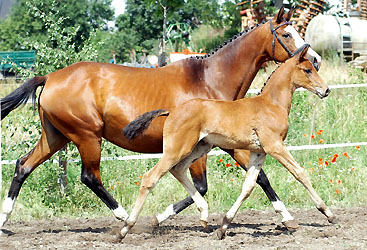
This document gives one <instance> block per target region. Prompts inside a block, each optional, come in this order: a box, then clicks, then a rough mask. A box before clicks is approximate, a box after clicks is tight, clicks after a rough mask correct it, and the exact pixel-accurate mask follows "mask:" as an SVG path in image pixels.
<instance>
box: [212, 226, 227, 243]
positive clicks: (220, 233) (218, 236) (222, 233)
mask: <svg viewBox="0 0 367 250" xmlns="http://www.w3.org/2000/svg"><path fill="white" fill-rule="evenodd" d="M225 236H226V232H225V231H224V230H222V229H220V228H218V229H217V230H215V232H214V238H216V239H218V240H223V239H224V237H225Z"/></svg>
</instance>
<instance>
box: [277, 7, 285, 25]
mask: <svg viewBox="0 0 367 250" xmlns="http://www.w3.org/2000/svg"><path fill="white" fill-rule="evenodd" d="M283 15H284V6H282V7H281V8H280V10H279V12H278V14H277V21H276V22H277V23H281V22H282V19H283Z"/></svg>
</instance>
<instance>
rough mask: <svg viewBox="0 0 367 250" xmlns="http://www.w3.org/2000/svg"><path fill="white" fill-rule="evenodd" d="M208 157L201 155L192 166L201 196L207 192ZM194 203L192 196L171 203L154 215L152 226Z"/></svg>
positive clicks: (191, 172)
mask: <svg viewBox="0 0 367 250" xmlns="http://www.w3.org/2000/svg"><path fill="white" fill-rule="evenodd" d="M206 158H207V156H206V155H205V156H203V157H201V158H200V159H199V160H197V161H196V162H194V163H193V164H192V165H191V166H190V168H189V169H190V174H191V178H192V180H193V182H194V185H195V188H196V190H197V191H198V192H199V193H200V195H201V196H204V195H205V194H206V191H207V188H208V185H207V179H206ZM193 203H194V200H193V199H192V197H191V196H189V197H186V198H185V199H183V200H181V201H179V202H177V203H175V204H171V205H169V206H168V207H167V208H166V209H165V210H164V212H163V213H161V214H158V215H156V216H154V218H153V222H152V226H153V227H154V228H156V227H158V226H159V224H160V223H162V222H163V221H165V220H167V219H168V218H170V217H172V216H174V215H176V214H178V213H179V212H181V211H182V210H184V209H185V208H187V207H188V206H190V205H191V204H193Z"/></svg>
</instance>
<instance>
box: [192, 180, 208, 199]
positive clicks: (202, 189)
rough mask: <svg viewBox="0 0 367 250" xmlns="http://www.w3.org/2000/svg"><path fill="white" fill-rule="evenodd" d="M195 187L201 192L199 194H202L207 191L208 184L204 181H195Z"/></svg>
mask: <svg viewBox="0 0 367 250" xmlns="http://www.w3.org/2000/svg"><path fill="white" fill-rule="evenodd" d="M194 186H195V188H196V190H197V191H198V192H199V193H200V194H201V196H204V195H205V194H206V192H207V191H208V184H207V182H206V180H205V181H202V182H199V183H195V185H194Z"/></svg>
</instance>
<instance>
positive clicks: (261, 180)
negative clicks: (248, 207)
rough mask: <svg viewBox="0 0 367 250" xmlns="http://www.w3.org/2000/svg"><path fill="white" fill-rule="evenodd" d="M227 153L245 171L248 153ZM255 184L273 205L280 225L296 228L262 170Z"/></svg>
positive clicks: (238, 151) (240, 151) (237, 151)
mask: <svg viewBox="0 0 367 250" xmlns="http://www.w3.org/2000/svg"><path fill="white" fill-rule="evenodd" d="M224 150H225V149H224ZM225 151H226V152H227V153H229V154H230V155H231V156H232V158H233V159H235V161H237V162H238V163H239V164H240V165H241V167H242V168H243V169H245V170H246V171H247V166H248V164H249V160H250V151H247V150H239V149H235V150H225ZM256 183H257V184H259V185H260V187H261V188H262V189H263V191H264V192H265V194H266V196H267V197H268V199H269V200H270V201H271V203H272V204H273V207H274V210H275V212H277V213H279V214H281V215H282V217H283V219H282V223H283V225H284V226H285V227H287V228H288V229H296V228H298V227H299V226H298V224H297V222H296V221H295V220H294V218H293V216H292V215H291V214H290V213H289V212H288V210H287V208H286V207H285V205H284V203H283V202H282V201H281V200H280V199H279V197H278V195H277V194H276V193H275V191H274V189H273V188H272V187H271V185H270V182H269V180H268V177H267V176H266V174H265V172H264V170H263V169H261V170H260V173H259V176H258V177H257V180H256Z"/></svg>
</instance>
